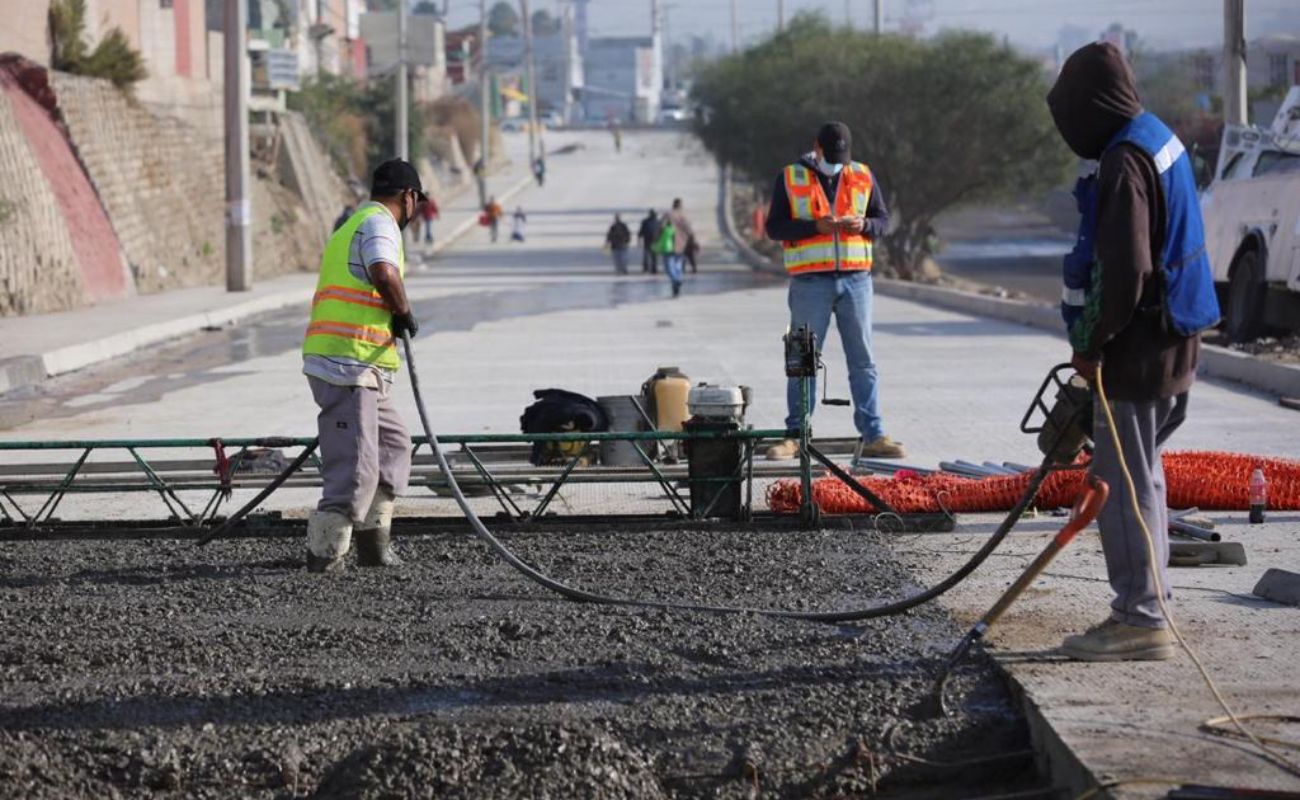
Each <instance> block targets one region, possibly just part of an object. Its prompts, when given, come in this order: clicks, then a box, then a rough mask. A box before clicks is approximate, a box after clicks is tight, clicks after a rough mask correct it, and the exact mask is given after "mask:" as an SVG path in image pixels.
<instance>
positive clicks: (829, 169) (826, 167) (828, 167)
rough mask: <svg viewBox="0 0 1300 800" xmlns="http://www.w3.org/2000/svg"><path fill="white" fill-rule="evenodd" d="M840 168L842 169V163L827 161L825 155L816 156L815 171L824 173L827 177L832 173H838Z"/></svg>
mask: <svg viewBox="0 0 1300 800" xmlns="http://www.w3.org/2000/svg"><path fill="white" fill-rule="evenodd" d="M842 169H844V165H843V164H830V163H827V161H826V157H825V156H821V155H819V156H817V171H818V172H820V173H821V174H823V175H826V176H828V177H830V176H833V175H839V174H840V170H842Z"/></svg>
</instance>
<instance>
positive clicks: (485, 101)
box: [478, 0, 492, 206]
mask: <svg viewBox="0 0 1300 800" xmlns="http://www.w3.org/2000/svg"><path fill="white" fill-rule="evenodd" d="M478 13H479V20H478V80H479V105H480V108H479V114H480V115H481V116H482V118H483V119H482V121H481V128H480V130H479V164H480V165H481V167H482V169H481V171H480V172H479V174H478V202H479V205H480V206H485V205H487V169H488V133H489V127H490V126H489V124H488V123H489V120H488V118H489V116H491V114H492V104H491V101H490V98H489V97H488V93H489V90H490V88H491V87H490V86H489V81H488V48H487V40H488V12H487V0H478Z"/></svg>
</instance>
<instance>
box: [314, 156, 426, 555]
mask: <svg viewBox="0 0 1300 800" xmlns="http://www.w3.org/2000/svg"><path fill="white" fill-rule="evenodd" d="M427 200H428V198H427V197H425V194H424V190H423V188H422V187H421V185H420V176H419V173H417V172H416V171H415V167H413V166H411V165H410V164H409V163H407V162H405V161H402V160H401V159H394V160H392V161H386V162H384V163H383V164H380V165H379V168H378V169H376V170H375V174H374V178H373V181H372V182H371V189H370V202H368V203H366V204H364V205H362V206H361V208H359V209H357V211H356V212H355V213H354V214H352V216H350V217H349V218H348V219H347V221H346V222H344V223H343V224H342V225H341V226H340V227H339V228H338V229H337V230H335V231H334V233H333V235H331V236H330V239H329V241H328V242H327V243H326V245H325V252H324V254H323V255H322V256H321V263H320V278H319V279H318V280H317V282H316V294H315V296H314V297H313V299H312V306H311V322H310V323H309V324H308V325H307V335H306V338H305V339H304V340H303V345H302V353H303V366H302V371H303V374H305V375H306V376H307V383H308V384H310V386H311V393H312V397H314V398H315V400H316V405H317V406H319V407H320V413H319V414H318V415H317V417H316V421H317V425H318V428H319V431H320V458H321V477H322V479H323V482H324V488H323V491H322V494H321V500H320V503H319V504H318V505H317V506H316V510H315V511H313V512H312V513H311V516H310V517H309V518H308V520H307V568H308V569H309V570H311V571H312V572H334V571H338V570H341V569H342V568H343V564H344V557H345V556H346V555H347V554H348V550H349V549H350V548H351V546H352V539H353V538H354V537H355V538H356V543H357V563H358V564H360V565H362V566H371V567H380V566H392V565H396V564H400V563H401V560H400V559H399V558H398V557H397V555H396V554H395V553H394V552H393V547H392V521H393V505H394V502H395V501H396V499H397V497H398V496H399V495H401V493H402V492H403V491H404V490H405V489H406V484H407V481H408V479H409V478H410V474H411V437H410V435H409V434H408V433H407V431H406V425H405V424H403V422H402V418H401V416H400V415H398V413H397V409H396V408H395V407H394V405H393V402H392V389H393V376H394V375H395V374H396V372H397V370H398V369H399V368H401V365H402V363H401V360H400V359H399V358H398V354H397V343H398V340H400V339H401V337H402V335H403V334H404V333H409V334H410V335H411V336H414V335H415V334H416V332H417V331H418V330H419V323H418V322H417V321H416V319H415V317H414V316H413V315H412V313H411V305H410V303H409V302H408V301H407V298H406V290H405V287H404V286H403V283H402V279H403V276H404V274H405V266H406V259H405V255H404V252H403V247H402V231H403V229H405V228H406V226H407V224H408V223H409V222H410V221H411V220H412V219H414V218H415V215H416V213H417V211H418V209H419V206H420V204H421V203H424V202H427Z"/></svg>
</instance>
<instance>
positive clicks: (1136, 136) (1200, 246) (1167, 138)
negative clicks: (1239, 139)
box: [1062, 111, 1220, 336]
mask: <svg viewBox="0 0 1300 800" xmlns="http://www.w3.org/2000/svg"><path fill="white" fill-rule="evenodd" d="M1125 142H1127V143H1129V144H1132V145H1135V146H1136V147H1138V148H1139V149H1141V150H1142V152H1144V153H1146V154H1147V155H1148V156H1150V157H1151V160H1152V162H1154V164H1155V167H1156V171H1157V172H1158V173H1159V175H1160V188H1161V191H1162V194H1163V195H1164V201H1165V211H1166V213H1165V217H1166V226H1165V236H1164V245H1163V247H1162V248H1161V251H1160V264H1159V267H1160V270H1161V274H1162V277H1163V282H1164V300H1163V302H1164V306H1165V311H1166V314H1167V318H1168V320H1169V327H1170V332H1171V333H1175V334H1177V335H1179V336H1193V335H1195V334H1197V333H1200V332H1201V331H1203V330H1206V329H1207V328H1211V327H1213V326H1214V325H1215V324H1217V323H1218V321H1219V317H1220V312H1219V301H1218V298H1217V297H1216V296H1215V294H1214V274H1213V271H1212V270H1211V268H1210V257H1209V254H1208V253H1207V252H1206V250H1205V223H1204V222H1203V221H1202V219H1201V206H1200V201H1199V199H1198V198H1197V195H1196V178H1195V175H1194V174H1193V172H1192V162H1191V159H1190V158H1188V156H1187V151H1186V150H1185V149H1184V148H1183V143H1182V142H1181V141H1179V140H1178V137H1177V136H1175V135H1174V132H1173V131H1171V130H1169V128H1168V127H1167V126H1166V125H1165V124H1164V123H1163V122H1161V121H1160V118H1159V117H1157V116H1156V115H1155V114H1152V113H1151V112H1149V111H1146V112H1143V113H1142V114H1139V115H1138V116H1137V117H1135V118H1133V119H1132V120H1131V121H1130V122H1129V123H1128V124H1127V125H1125V126H1124V127H1123V128H1122V129H1120V131H1119V132H1118V133H1116V134H1115V136H1114V137H1112V138H1111V140H1110V142H1109V143H1107V145H1106V152H1109V151H1110V150H1112V149H1114V148H1115V147H1117V146H1119V145H1120V144H1123V143H1125ZM1102 157H1103V158H1105V156H1104V155H1103V156H1102ZM1087 191H1088V190H1086V189H1085V192H1087ZM1091 195H1092V196H1091V198H1085V197H1080V198H1079V200H1080V202H1081V203H1083V202H1085V201H1086V202H1089V203H1090V204H1091V208H1092V213H1091V214H1089V213H1087V212H1086V211H1085V212H1084V213H1083V216H1082V218H1081V219H1080V223H1079V241H1080V243H1084V242H1086V244H1087V247H1088V249H1089V250H1091V248H1092V243H1093V241H1094V238H1095V236H1096V230H1097V214H1096V204H1097V198H1096V192H1095V186H1094V187H1093V188H1092V190H1091ZM1078 248H1079V246H1078V245H1076V250H1077V249H1078ZM1071 255H1074V254H1073V253H1072V254H1071ZM1081 261H1082V259H1078V258H1076V259H1071V258H1070V257H1069V256H1067V259H1066V263H1065V270H1064V271H1065V273H1066V274H1065V278H1066V281H1065V287H1066V288H1065V292H1066V293H1065V295H1064V296H1063V298H1062V299H1063V301H1064V300H1067V299H1072V298H1077V297H1078V295H1077V292H1075V293H1073V294H1072V293H1071V292H1072V290H1077V289H1079V288H1083V289H1084V290H1085V291H1086V290H1088V289H1090V288H1091V268H1092V261H1093V259H1092V258H1091V257H1089V258H1087V261H1086V262H1085V263H1086V267H1087V269H1086V271H1085V270H1084V269H1083V266H1082V265H1081V263H1080V262H1081ZM1062 313H1063V314H1064V313H1065V308H1064V303H1063V307H1062ZM1067 319H1068V317H1067ZM1071 324H1072V323H1071Z"/></svg>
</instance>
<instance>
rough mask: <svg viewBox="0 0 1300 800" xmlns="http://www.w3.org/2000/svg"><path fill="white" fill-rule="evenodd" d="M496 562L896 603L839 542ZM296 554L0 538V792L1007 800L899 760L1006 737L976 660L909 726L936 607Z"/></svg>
mask: <svg viewBox="0 0 1300 800" xmlns="http://www.w3.org/2000/svg"><path fill="white" fill-rule="evenodd" d="M506 539H507V541H508V542H509V543H510V544H511V545H512V546H514V547H516V548H517V549H518V550H519V551H520V552H521V554H523V555H524V557H525V558H527V559H529V560H531V561H533V562H534V563H536V564H538V565H539V566H541V567H543V568H544V569H546V570H548V571H550V572H552V573H553V574H554V575H555V576H556V577H558V578H560V579H562V580H565V581H569V582H571V583H574V584H577V585H580V586H584V587H586V588H590V589H593V590H597V591H602V592H608V593H617V594H626V595H642V596H653V597H659V598H681V599H693V600H713V601H718V602H728V603H744V604H750V605H755V604H757V605H779V606H785V607H790V608H802V609H813V608H844V607H857V606H862V605H869V604H874V603H876V602H880V601H882V600H884V599H886V598H890V597H895V596H898V595H899V594H901V593H904V592H910V591H911V590H912V589H914V588H915V587H914V586H913V585H912V583H911V579H910V577H909V574H908V573H907V572H906V571H904V570H903V569H902V568H901V567H899V566H897V564H896V563H895V561H894V559H893V558H892V557H891V555H890V551H889V548H888V544H887V542H885V541H883V540H882V539H880V538H878V537H877V536H876V535H875V534H864V533H861V532H856V533H855V532H846V531H821V532H811V533H805V532H789V531H786V532H777V531H757V530H750V531H744V530H737V531H717V530H710V531H707V532H704V531H689V530H688V531H683V530H652V531H644V530H642V531H620V530H617V529H591V528H586V529H582V530H577V531H561V530H544V531H533V532H512V533H510V534H508V535H507V536H506ZM301 548H302V542H301V540H294V539H258V540H251V539H250V540H240V541H228V542H218V543H215V544H213V545H211V546H209V547H207V548H204V549H196V548H194V547H193V545H192V544H191V543H190V542H186V541H175V540H128V541H94V540H77V541H71V540H69V541H21V542H17V541H9V542H0V686H2V687H3V694H2V696H0V796H3V797H34V798H43V797H60V798H68V797H70V798H80V797H85V798H90V797H95V798H101V797H115V796H146V797H254V798H291V797H310V796H313V795H319V796H322V797H373V798H380V797H384V798H389V797H393V798H396V797H434V796H437V797H471V796H472V797H520V796H528V797H557V798H559V797H650V798H653V797H738V798H739V797H751V796H756V793H757V795H761V796H764V797H808V796H812V797H835V796H861V795H867V794H870V793H872V792H879V793H880V794H881V796H900V797H901V796H917V797H920V796H942V797H951V798H959V797H963V796H975V795H977V794H979V793H981V792H987V791H988V789H989V787H990V786H996V787H997V788H999V789H1001V788H1006V787H1007V786H1017V785H1023V781H1026V780H1028V781H1032V780H1033V777H1032V775H1030V776H1028V777H1026V778H1016V779H1015V780H1007V779H1005V777H1004V776H999V775H998V774H994V773H990V774H989V775H988V776H986V777H987V780H985V779H984V778H980V777H978V776H975V777H972V775H971V774H969V772H967V773H963V774H962V775H961V776H960V777H958V776H956V775H954V774H953V773H952V772H951V771H947V770H944V769H941V768H937V767H934V766H933V765H922V764H921V762H919V761H917V759H918V758H926V759H930V760H933V761H956V760H960V759H969V758H971V757H975V756H983V755H988V754H997V753H1003V752H1008V751H1011V750H1018V749H1021V748H1023V747H1024V746H1025V739H1026V735H1025V731H1024V727H1023V723H1022V722H1021V721H1020V720H1019V719H1018V717H1017V716H1016V714H1015V712H1014V710H1013V706H1012V703H1011V701H1010V700H1009V698H1008V697H1007V694H1006V692H1005V689H1004V687H1003V686H1002V684H1001V683H1000V681H999V680H998V679H997V678H996V677H995V676H994V675H993V673H992V670H991V668H990V667H989V666H988V665H987V664H986V663H976V664H974V665H972V666H970V667H968V668H967V669H965V670H963V671H962V672H961V674H959V675H958V676H957V680H955V681H954V684H953V688H952V694H951V695H950V699H953V700H955V701H956V702H957V704H960V705H962V706H963V708H964V712H963V713H961V714H959V715H957V716H955V717H952V718H949V719H941V720H928V719H923V718H920V717H918V715H917V704H918V701H920V700H921V699H922V698H924V697H925V696H926V694H927V692H928V690H929V687H930V682H931V680H932V677H933V669H934V668H935V666H936V664H937V661H938V659H939V658H940V657H941V655H942V654H943V653H945V652H946V651H947V649H948V648H949V647H951V645H952V644H953V642H954V641H955V639H956V637H957V636H958V635H959V630H958V628H957V627H956V626H955V625H954V624H953V623H952V622H951V620H949V619H948V618H947V617H946V616H945V615H944V614H943V613H942V612H941V611H940V610H939V609H937V608H935V607H926V608H923V609H920V610H919V611H916V612H913V613H911V614H909V615H906V616H903V617H897V618H893V619H889V620H881V621H876V622H872V623H869V624H866V625H861V626H852V627H839V628H836V627H830V626H825V625H817V624H812V623H792V622H781V621H776V620H770V619H766V618H760V617H750V616H715V615H708V614H670V613H666V612H662V611H642V610H637V609H629V608H615V607H606V606H595V605H581V604H575V603H570V602H566V601H562V600H559V599H556V598H555V597H554V596H552V595H550V594H548V593H546V592H545V591H544V590H542V589H540V588H538V587H536V586H534V585H532V584H530V583H528V582H526V581H525V580H523V579H522V578H521V577H520V576H518V575H517V574H516V573H514V572H513V570H511V569H510V568H509V567H508V566H506V565H504V564H502V563H501V562H499V561H498V560H497V559H496V558H494V557H493V556H492V555H491V554H490V553H488V552H487V551H486V550H485V549H484V548H482V547H481V546H480V545H478V544H477V543H475V542H473V541H470V540H469V539H467V538H465V537H464V536H461V535H456V534H432V535H419V536H402V537H400V540H399V549H400V551H401V553H402V555H403V556H404V557H405V558H407V560H408V563H407V565H406V566H403V567H400V568H397V569H392V570H365V571H363V570H359V569H355V568H354V569H350V570H349V571H347V572H346V573H344V574H342V575H337V576H318V575H309V574H307V573H306V572H304V571H303V570H302V569H301V568H300V567H299V563H300V550H301ZM1020 766H1021V767H1023V764H1022V765H1020ZM1003 772H1004V773H1005V774H1011V772H1015V773H1020V772H1023V769H1017V770H1012V771H1011V772H1007V771H1005V770H1003ZM1018 781H1019V783H1018ZM909 793H915V794H909Z"/></svg>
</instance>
